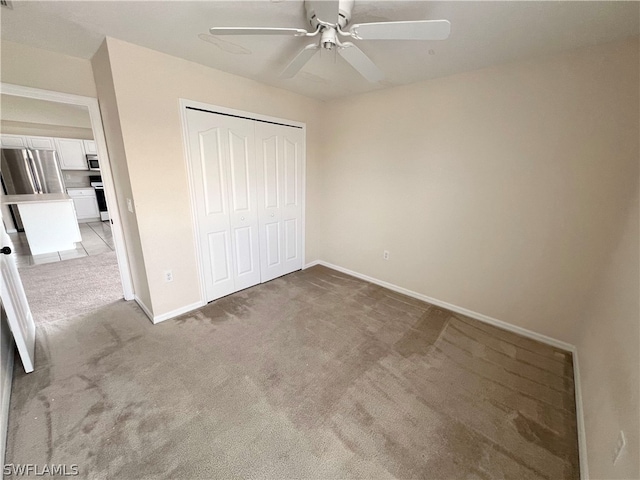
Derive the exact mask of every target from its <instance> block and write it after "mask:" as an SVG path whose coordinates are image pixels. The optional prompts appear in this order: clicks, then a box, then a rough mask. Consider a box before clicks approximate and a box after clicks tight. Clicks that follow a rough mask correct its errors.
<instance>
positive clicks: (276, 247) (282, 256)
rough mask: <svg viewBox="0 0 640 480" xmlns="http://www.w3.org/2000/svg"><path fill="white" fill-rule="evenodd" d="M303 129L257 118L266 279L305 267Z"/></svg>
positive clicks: (262, 257) (262, 259) (262, 255)
mask: <svg viewBox="0 0 640 480" xmlns="http://www.w3.org/2000/svg"><path fill="white" fill-rule="evenodd" d="M303 155H304V132H303V131H302V129H299V128H294V127H287V126H283V125H275V124H270V123H258V122H256V159H257V162H256V165H257V171H258V179H259V180H258V218H259V224H260V271H261V278H262V281H263V282H266V281H267V280H271V279H274V278H276V277H279V276H282V275H285V274H287V273H291V272H294V271H296V270H300V269H301V268H302V174H303V165H302V161H303Z"/></svg>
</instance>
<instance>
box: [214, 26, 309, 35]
mask: <svg viewBox="0 0 640 480" xmlns="http://www.w3.org/2000/svg"><path fill="white" fill-rule="evenodd" d="M209 33H211V35H290V36H293V37H303V36H305V35H306V34H307V31H306V30H303V29H302V28H278V27H274V28H272V27H212V28H210V29H209Z"/></svg>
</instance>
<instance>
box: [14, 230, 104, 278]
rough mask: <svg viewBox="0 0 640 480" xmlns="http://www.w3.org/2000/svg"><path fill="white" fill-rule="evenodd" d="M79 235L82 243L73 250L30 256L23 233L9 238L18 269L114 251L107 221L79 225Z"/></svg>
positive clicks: (77, 244)
mask: <svg viewBox="0 0 640 480" xmlns="http://www.w3.org/2000/svg"><path fill="white" fill-rule="evenodd" d="M80 235H82V242H80V243H76V248H75V250H65V251H63V252H54V253H45V254H43V255H31V251H30V250H29V243H28V242H27V236H26V235H25V233H24V232H18V233H11V234H9V237H11V241H12V242H13V246H14V249H15V252H16V263H17V265H18V268H22V267H28V266H31V265H40V264H43V263H52V262H60V261H62V260H70V259H72V258H80V257H86V256H88V255H98V254H100V253H106V252H110V251H112V250H113V249H114V248H113V236H112V234H111V224H110V223H109V222H108V221H107V222H88V223H81V224H80Z"/></svg>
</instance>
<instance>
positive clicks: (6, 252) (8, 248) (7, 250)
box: [0, 247, 11, 255]
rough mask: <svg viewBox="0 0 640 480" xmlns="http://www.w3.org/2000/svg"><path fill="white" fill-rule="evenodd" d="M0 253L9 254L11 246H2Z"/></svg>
mask: <svg viewBox="0 0 640 480" xmlns="http://www.w3.org/2000/svg"><path fill="white" fill-rule="evenodd" d="M0 253H2V254H3V255H10V254H11V248H10V247H2V249H0Z"/></svg>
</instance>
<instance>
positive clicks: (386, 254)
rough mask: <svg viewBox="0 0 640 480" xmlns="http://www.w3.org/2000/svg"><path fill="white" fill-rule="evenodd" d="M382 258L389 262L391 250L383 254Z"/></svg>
mask: <svg viewBox="0 0 640 480" xmlns="http://www.w3.org/2000/svg"><path fill="white" fill-rule="evenodd" d="M382 258H384V259H385V260H389V250H385V251H383V252H382Z"/></svg>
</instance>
